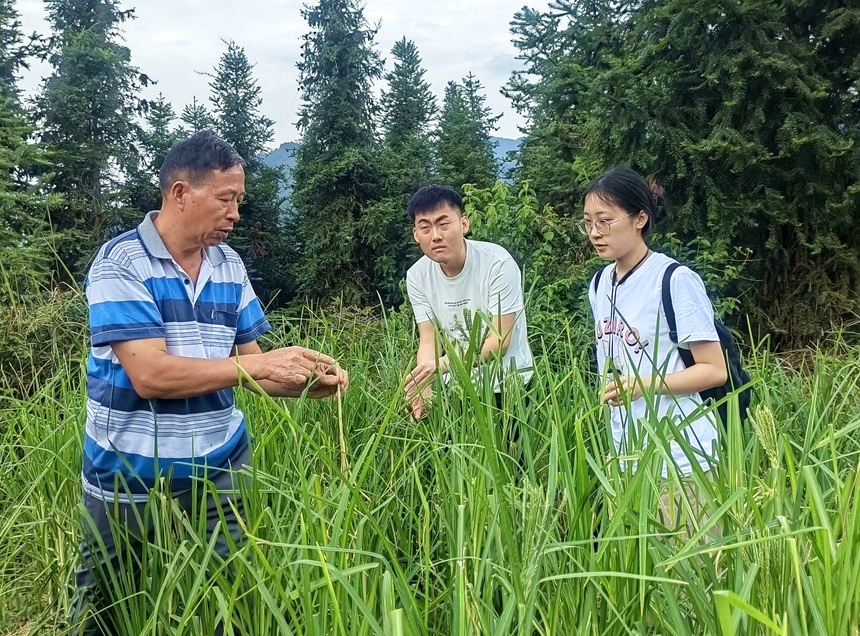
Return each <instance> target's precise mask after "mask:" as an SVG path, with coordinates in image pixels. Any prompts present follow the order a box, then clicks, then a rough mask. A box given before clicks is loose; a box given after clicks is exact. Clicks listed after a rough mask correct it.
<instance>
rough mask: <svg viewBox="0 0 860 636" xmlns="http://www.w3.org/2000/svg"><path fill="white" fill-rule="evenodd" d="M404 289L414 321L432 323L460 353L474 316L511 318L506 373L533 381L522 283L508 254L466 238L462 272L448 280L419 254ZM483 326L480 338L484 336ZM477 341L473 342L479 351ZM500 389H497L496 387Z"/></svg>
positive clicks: (502, 249)
mask: <svg viewBox="0 0 860 636" xmlns="http://www.w3.org/2000/svg"><path fill="white" fill-rule="evenodd" d="M406 291H407V293H408V294H409V302H410V303H411V304H412V310H413V312H414V313H415V322H417V323H422V322H426V321H428V320H434V321H435V322H436V324H437V325H438V327H439V328H440V329H442V330H443V331H444V332H445V334H446V335H447V336H448V338H450V339H451V341H452V342H453V343H454V344H457V345H459V346H460V347H461V348H462V350H463V351H465V350H466V349H467V348H468V346H469V334H470V333H471V328H472V325H473V324H474V317H475V315H476V312H484V314H485V316H484V317H485V318H490V319H493V318H496V317H498V316H504V315H507V314H516V319H515V320H514V328H513V332H512V333H511V342H510V345H509V346H508V350H507V351H506V352H505V355H504V356H503V357H502V364H503V366H504V368H505V369H510V368H511V367H512V366H514V367H515V368H516V369H517V370H518V372H519V373H520V374H521V377H522V380H523V382H528V381H529V380H530V379H531V377H532V352H531V349H530V348H529V343H528V336H527V327H526V314H525V311H524V309H523V283H522V276H521V275H520V268H519V266H518V265H517V263H516V261H515V260H514V259H513V257H512V256H511V255H510V254H509V253H508V251H507V250H506V249H505V248H503V247H501V246H500V245H496V244H494V243H487V242H484V241H472V240H470V239H466V263H465V264H464V265H463V271H461V272H460V273H459V274H457V275H456V276H452V277H448V276H446V275H445V274H444V273H442V267H441V266H440V265H439V263H436V262H434V261H432V260H430V259H429V258H427V256H422V257H421V258H420V259H419V260H418V262H417V263H415V264H414V265H413V266H412V267H410V268H409V271H408V272H406ZM486 325H487V323H486V322H484V323H483V324H482V332H481V333H482V334H484V333H486ZM483 341H484V336H483V335H482V336H481V341H480V342H478V343H476V346H477V347H478V348H480V346H481V345H482V344H483ZM496 390H499V386H498V385H497V386H496Z"/></svg>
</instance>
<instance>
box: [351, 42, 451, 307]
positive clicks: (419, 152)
mask: <svg viewBox="0 0 860 636" xmlns="http://www.w3.org/2000/svg"><path fill="white" fill-rule="evenodd" d="M391 53H392V57H393V58H394V68H393V69H392V70H391V71H389V72H388V73H386V74H385V81H386V84H387V89H386V90H385V91H383V93H382V100H381V103H382V117H381V122H382V137H383V139H382V147H381V151H380V152H379V153H378V155H377V158H376V162H377V165H378V166H379V170H380V174H381V184H382V193H383V194H382V196H381V198H380V199H379V200H377V201H375V202H373V203H371V204H369V205H368V206H366V207H365V209H364V211H363V214H362V219H361V223H360V233H361V236H362V237H363V240H364V241H365V243H366V244H367V246H368V247H369V248H370V249H371V250H372V251H373V253H374V259H373V269H372V270H371V271H368V273H367V275H368V280H369V285H370V286H372V288H373V289H375V290H376V291H377V292H378V293H379V294H380V296H381V298H382V300H383V302H385V303H386V304H387V305H399V304H400V302H402V300H403V299H402V292H401V285H400V283H401V281H402V280H403V277H404V276H405V275H406V270H407V269H408V268H409V266H410V265H411V264H412V263H414V262H415V260H416V258H417V255H418V250H417V248H416V246H415V243H414V241H413V240H412V237H411V227H410V225H409V223H408V221H407V218H406V214H405V210H406V205H407V203H408V202H409V198H410V197H411V196H412V194H413V193H414V192H415V191H416V190H417V189H418V188H420V187H421V186H424V185H427V184H428V183H430V181H431V178H432V177H431V175H432V163H433V146H432V143H431V141H430V126H431V123H432V121H433V118H434V116H435V114H436V112H437V106H436V98H435V97H434V96H433V93H432V91H431V90H430V84H429V83H428V82H427V81H426V80H424V74H425V71H424V69H423V68H422V67H421V57H420V56H419V54H418V50H417V49H416V47H415V44H414V43H413V42H411V41H409V40H407V39H406V38H403V39H402V40H400V41H399V42H397V43H396V44H395V45H394V48H393V49H392V51H391Z"/></svg>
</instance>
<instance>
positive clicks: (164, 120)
mask: <svg viewBox="0 0 860 636" xmlns="http://www.w3.org/2000/svg"><path fill="white" fill-rule="evenodd" d="M175 121H176V113H175V112H174V111H173V106H171V104H170V102H168V101H167V100H166V99H165V98H164V95H163V94H161V93H159V94H158V98H157V99H155V100H154V101H152V102H150V103H149V108H148V110H147V112H146V115H145V116H144V123H145V125H144V126H142V127H139V128H137V143H136V144H135V147H136V149H137V150H138V152H139V155H138V157H137V162H136V163H135V164H134V165H129V167H128V169H127V175H126V178H125V181H124V183H123V186H122V190H123V192H124V195H123V197H122V198H123V200H124V201H125V203H126V205H127V206H128V207H129V208H131V209H132V210H134V215H135V216H140V215H142V214H144V213H146V212H149V211H150V210H156V209H158V208H159V207H160V206H161V190H160V187H159V184H158V174H159V172H160V170H161V164H162V163H164V157H165V156H166V155H167V151H168V150H170V147H171V146H172V145H173V144H175V143H176V142H177V141H179V140H180V139H182V138H184V137H185V133H184V132H183V131H181V130H179V129H177V128H176V127H175V126H174V125H173V124H174V122H175Z"/></svg>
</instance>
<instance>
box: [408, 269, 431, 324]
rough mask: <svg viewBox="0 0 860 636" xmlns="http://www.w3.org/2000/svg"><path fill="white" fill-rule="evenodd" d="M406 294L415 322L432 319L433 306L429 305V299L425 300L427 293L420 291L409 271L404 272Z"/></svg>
mask: <svg viewBox="0 0 860 636" xmlns="http://www.w3.org/2000/svg"><path fill="white" fill-rule="evenodd" d="M406 295H407V296H408V297H409V304H410V305H412V313H413V314H414V315H415V322H416V323H422V322H427V321H428V320H432V319H433V308H432V307H431V306H430V301H428V300H427V295H426V294H425V293H424V292H423V291H421V289H420V288H419V287H418V284H417V283H416V282H415V277H414V276H411V275H410V274H409V272H407V273H406Z"/></svg>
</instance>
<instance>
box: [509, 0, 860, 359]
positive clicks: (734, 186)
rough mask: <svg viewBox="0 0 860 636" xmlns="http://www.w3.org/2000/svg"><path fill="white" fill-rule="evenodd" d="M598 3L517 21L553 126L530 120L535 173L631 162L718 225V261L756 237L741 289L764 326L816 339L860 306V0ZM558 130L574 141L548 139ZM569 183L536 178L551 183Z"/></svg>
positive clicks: (680, 225) (691, 236) (698, 221)
mask: <svg viewBox="0 0 860 636" xmlns="http://www.w3.org/2000/svg"><path fill="white" fill-rule="evenodd" d="M556 4H557V5H559V6H561V5H564V6H565V7H568V8H571V9H576V8H577V7H579V6H580V5H582V4H585V3H574V2H566V1H565V2H561V1H559V2H557V3H556ZM587 4H588V6H590V7H597V8H596V9H595V10H594V11H592V12H591V13H590V14H588V15H586V16H585V17H586V18H587V19H585V20H583V19H581V16H580V15H579V14H576V13H575V12H571V13H567V14H564V13H559V12H557V11H556V12H553V15H548V14H547V15H542V16H540V17H539V18H538V19H532V18H534V16H529V17H530V21H529V23H528V24H526V23H525V21H522V28H520V29H519V30H518V33H519V35H520V40H519V41H518V46H520V47H521V51H522V55H521V56H522V57H523V58H524V59H526V60H527V61H528V63H527V65H526V69H525V71H524V72H525V73H527V74H529V75H530V76H532V77H534V78H536V79H535V80H534V81H532V82H531V83H530V84H529V83H527V82H525V81H518V80H517V78H515V81H514V82H513V85H512V87H511V88H512V89H514V88H515V89H519V90H520V93H519V95H520V97H522V98H523V102H529V101H530V102H532V103H534V104H535V105H536V107H537V117H536V118H535V119H534V121H535V122H536V124H539V125H540V127H541V128H540V129H537V130H534V129H533V131H530V132H531V133H532V134H530V139H531V140H532V141H531V144H530V145H531V151H532V154H531V156H529V155H528V154H525V153H524V156H523V162H524V174H525V175H527V176H530V177H534V178H535V179H541V174H545V173H546V172H548V171H550V170H553V168H552V164H553V159H557V160H559V161H557V163H558V164H562V165H564V164H566V165H564V169H563V171H560V170H559V169H557V168H556V169H555V171H554V174H555V175H562V174H564V173H567V174H568V175H570V176H571V177H572V178H571V179H569V180H568V188H569V190H575V189H576V188H577V186H579V187H582V186H583V185H584V184H586V183H587V182H588V180H589V179H590V178H592V177H594V176H595V175H596V174H598V173H599V172H601V171H602V170H605V169H607V168H609V167H611V166H613V165H617V164H620V163H627V164H630V165H632V166H633V167H635V168H637V169H639V170H640V171H641V172H644V173H648V174H652V175H655V176H656V177H657V178H658V179H660V180H662V181H663V182H664V184H665V185H666V187H667V192H668V193H669V194H670V195H671V198H672V201H673V202H674V206H673V208H674V211H675V218H674V221H673V223H672V224H670V225H667V227H666V229H669V230H674V231H675V232H676V233H677V234H678V236H679V237H680V238H681V239H683V240H701V237H707V241H708V249H707V250H706V251H707V252H708V253H709V254H711V255H712V258H713V259H714V261H715V265H716V266H718V267H719V266H721V265H727V264H729V265H731V263H727V262H719V259H720V258H724V256H725V255H726V254H731V250H730V249H729V248H735V247H739V248H742V249H746V250H748V251H749V254H750V258H749V259H748V260H747V261H746V262H745V263H744V266H743V278H744V280H747V281H750V284H749V287H748V288H747V289H744V288H739V289H737V290H735V291H736V293H737V294H739V295H741V296H742V297H744V298H745V300H746V307H745V308H746V309H747V310H748V311H749V312H750V313H751V314H752V316H753V318H754V320H755V322H756V323H757V324H758V325H759V326H760V327H761V328H762V329H763V330H766V331H768V332H770V333H774V332H776V335H778V336H779V337H786V338H789V339H791V340H793V341H794V342H797V341H808V340H810V339H813V338H817V337H818V336H819V335H820V334H821V333H822V332H823V331H826V330H828V329H830V328H831V327H832V326H833V325H839V324H842V323H843V322H844V321H845V320H849V319H851V316H855V317H856V315H857V312H858V311H860V306H859V305H858V302H857V298H858V295H860V243H858V236H860V218H858V216H857V214H856V210H857V209H860V97H858V93H857V88H856V87H857V86H858V83H860V68H858V66H857V65H856V63H855V61H856V59H857V56H858V54H860V38H857V37H856V34H857V32H858V30H857V29H858V25H860V9H857V8H856V6H854V3H851V2H847V1H837V2H829V3H826V4H825V5H822V4H821V3H818V2H815V1H814V0H799V1H797V2H790V3H789V2H763V1H761V0H741V1H737V2H735V1H732V2H728V1H718V2H708V1H705V0H699V1H693V2H690V1H687V0H669V1H668V2H662V3H650V2H648V3H641V2H629V3H626V2H625V3H617V2H611V3H610V2H608V0H606V1H605V2H597V1H596V0H595V1H594V2H590V3H587ZM557 8H558V7H557ZM562 15H563V16H564V19H565V20H568V21H569V24H568V25H567V26H565V25H564V24H563V23H562V18H561V17H560V16H562ZM523 17H526V16H525V15H523ZM520 79H521V80H522V78H520ZM521 103H522V102H521ZM553 130H555V131H559V132H560V133H561V135H559V136H563V138H564V139H565V142H566V144H567V146H568V147H569V148H570V149H571V152H570V153H569V154H568V156H566V157H565V156H564V155H563V154H561V153H560V152H558V148H559V145H558V144H553V143H551V142H549V140H548V138H549V137H550V136H551V135H550V134H548V133H551V132H552V131H553ZM541 136H542V137H543V140H541ZM535 141H538V142H541V143H534V142H535ZM528 147H529V146H528V145H527V149H528ZM535 150H542V151H543V153H544V154H543V155H541V154H538V153H537V152H535ZM538 160H539V161H538ZM560 182H561V179H560V178H557V177H555V178H554V183H551V186H550V187H541V188H538V191H539V192H540V193H542V194H546V193H550V194H552V193H553V190H554V188H555V183H560ZM543 184H544V185H546V184H547V181H546V180H544V181H543ZM544 202H548V203H556V201H554V200H552V199H550V200H546V199H544ZM721 253H722V254H723V255H724V256H723V257H721V256H720V254H721Z"/></svg>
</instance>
